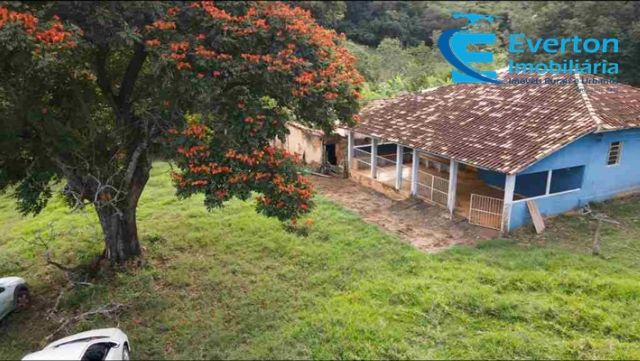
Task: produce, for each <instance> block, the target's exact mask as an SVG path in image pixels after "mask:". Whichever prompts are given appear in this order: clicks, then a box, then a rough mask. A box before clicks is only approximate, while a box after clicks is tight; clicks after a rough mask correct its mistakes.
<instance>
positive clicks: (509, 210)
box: [348, 76, 640, 231]
mask: <svg viewBox="0 0 640 361" xmlns="http://www.w3.org/2000/svg"><path fill="white" fill-rule="evenodd" d="M505 77H506V76H503V79H505ZM556 78H557V79H558V80H563V81H562V82H560V83H556V84H509V83H503V84H499V85H493V84H459V85H451V86H445V87H441V88H437V89H435V90H431V91H428V92H423V93H419V94H412V95H408V96H403V97H398V98H395V99H390V100H382V101H376V102H373V103H371V104H369V105H368V106H367V107H366V108H365V109H363V111H362V113H361V117H362V121H361V123H360V124H359V125H358V126H357V127H356V128H354V129H352V130H351V132H350V133H349V135H350V137H349V142H348V163H349V168H350V172H351V177H352V178H354V179H355V180H357V181H360V182H363V183H365V184H369V185H375V186H377V187H386V188H388V189H393V190H394V191H395V192H399V193H400V194H403V195H406V196H410V195H414V196H416V197H419V198H422V199H424V200H426V201H429V202H432V203H437V204H440V205H442V206H444V207H447V208H448V209H449V211H450V212H451V213H452V214H453V213H454V212H455V213H456V214H457V215H460V216H463V217H465V218H467V219H468V220H469V221H470V222H471V223H473V224H478V225H482V226H486V227H491V228H496V229H500V230H504V231H509V230H513V229H515V228H518V227H521V226H523V225H525V224H528V223H531V221H532V218H531V214H530V212H535V213H537V212H539V213H541V215H542V216H551V215H556V214H559V213H563V212H566V211H569V210H572V209H575V208H578V207H581V206H584V205H585V204H587V203H589V202H594V201H602V200H606V199H608V198H612V197H615V196H617V195H621V194H624V193H628V192H633V191H637V190H639V189H640V89H637V88H633V87H631V86H627V85H621V84H588V83H585V84H582V83H577V82H575V80H576V79H577V78H574V77H573V76H564V77H563V78H560V77H557V76H556ZM505 80H508V79H505ZM363 136H364V137H366V138H364V139H366V140H365V141H363V140H362V139H363Z"/></svg>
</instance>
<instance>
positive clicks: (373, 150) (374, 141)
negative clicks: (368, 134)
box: [371, 138, 378, 179]
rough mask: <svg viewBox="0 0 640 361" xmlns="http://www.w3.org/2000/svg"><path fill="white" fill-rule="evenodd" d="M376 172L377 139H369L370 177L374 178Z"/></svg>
mask: <svg viewBox="0 0 640 361" xmlns="http://www.w3.org/2000/svg"><path fill="white" fill-rule="evenodd" d="M377 174H378V139H376V138H373V139H371V179H376V178H377Z"/></svg>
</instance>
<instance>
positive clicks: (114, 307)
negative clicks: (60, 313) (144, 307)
mask: <svg viewBox="0 0 640 361" xmlns="http://www.w3.org/2000/svg"><path fill="white" fill-rule="evenodd" d="M123 308H125V305H123V304H121V303H110V304H108V305H104V306H101V307H98V308H96V309H93V310H91V311H88V312H85V313H81V314H79V315H77V316H74V317H72V318H70V319H67V320H61V321H62V323H61V325H60V326H59V327H58V328H57V329H56V330H55V331H53V332H52V333H51V334H50V335H49V336H47V337H46V338H45V342H47V343H48V342H49V341H50V340H51V339H52V338H53V337H54V336H55V335H57V334H58V333H59V332H60V331H62V330H64V329H65V328H67V327H68V326H69V325H71V324H73V323H76V322H78V321H82V320H84V319H86V318H87V317H90V316H95V315H109V314H113V313H117V312H119V311H120V310H122V309H123Z"/></svg>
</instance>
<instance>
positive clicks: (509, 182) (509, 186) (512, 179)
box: [502, 174, 516, 232]
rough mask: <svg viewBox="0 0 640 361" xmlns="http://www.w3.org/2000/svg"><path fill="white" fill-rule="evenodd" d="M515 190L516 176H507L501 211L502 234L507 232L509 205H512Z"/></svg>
mask: <svg viewBox="0 0 640 361" xmlns="http://www.w3.org/2000/svg"><path fill="white" fill-rule="evenodd" d="M515 189H516V176H515V175H514V174H507V177H506V179H505V182H504V208H503V209H502V232H509V229H510V228H511V227H510V223H511V222H510V218H511V205H512V204H513V193H514V191H515Z"/></svg>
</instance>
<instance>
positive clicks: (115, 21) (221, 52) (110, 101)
mask: <svg viewBox="0 0 640 361" xmlns="http://www.w3.org/2000/svg"><path fill="white" fill-rule="evenodd" d="M342 41H343V39H342V38H340V37H339V36H338V35H337V34H336V33H335V32H334V31H331V30H326V29H324V28H322V27H320V26H319V25H317V24H316V23H315V21H314V20H313V18H312V17H311V15H310V14H309V12H307V11H305V10H302V9H299V8H292V7H290V6H288V5H285V4H282V3H251V2H241V3H222V4H221V5H219V6H216V5H214V4H213V3H209V2H197V3H183V2H176V3H170V2H99V3H85V2H55V3H45V4H42V3H39V4H28V3H25V4H17V5H13V3H12V8H11V9H9V8H8V7H7V6H2V7H0V52H1V54H2V55H1V56H0V71H1V73H2V78H3V82H2V83H0V121H1V122H2V124H1V129H2V133H1V135H0V190H7V189H11V190H12V192H13V193H12V194H13V195H14V196H15V197H16V199H17V201H18V209H19V210H20V211H21V212H22V213H24V214H27V213H32V214H37V213H38V212H39V211H41V210H42V208H43V207H44V206H45V205H46V202H47V199H49V198H50V197H51V195H52V188H51V187H52V183H54V182H56V181H65V182H66V185H65V187H64V191H63V192H64V194H65V196H66V198H67V199H68V200H69V204H70V205H71V206H74V207H81V206H84V205H85V204H91V205H93V206H94V207H95V209H96V212H97V214H98V218H99V220H100V224H101V226H102V230H103V232H104V238H105V248H106V252H105V255H106V257H107V258H108V259H110V260H111V261H112V262H116V263H121V262H124V261H126V260H127V259H129V258H131V257H134V256H137V255H139V254H140V245H139V242H138V235H137V229H136V207H137V204H138V200H139V198H140V195H141V194H142V191H143V189H144V187H145V184H146V182H147V180H148V179H149V170H150V168H151V165H152V163H151V161H152V159H153V158H154V156H156V155H158V154H163V155H165V156H168V157H171V158H172V159H174V160H175V163H176V164H177V166H178V168H177V169H176V171H175V172H174V173H173V178H174V181H175V184H176V187H177V189H178V191H177V193H178V195H179V196H189V195H191V194H194V193H204V195H205V205H206V206H207V207H209V208H211V207H218V206H221V205H222V204H223V202H224V201H226V200H228V199H229V198H231V197H234V196H236V197H240V198H242V199H246V198H247V197H249V196H250V194H251V191H257V192H259V193H261V196H260V198H259V201H258V211H259V212H262V213H264V214H266V215H268V216H276V217H278V218H279V219H282V220H285V219H294V220H295V219H296V218H297V217H298V216H299V215H300V214H303V213H305V212H308V210H309V209H310V207H311V206H312V203H311V200H310V198H311V189H310V185H309V184H308V182H307V181H306V180H305V179H304V178H303V177H301V176H300V175H299V174H298V171H297V170H298V168H297V162H296V160H295V159H294V158H293V157H292V156H291V155H289V154H286V153H285V152H283V151H281V150H279V149H275V148H273V147H271V146H270V142H271V141H272V140H273V139H275V138H276V137H280V138H283V137H284V136H285V134H286V128H285V123H286V121H288V120H291V119H296V120H297V121H301V122H305V123H307V124H309V125H313V126H316V127H320V128H323V129H325V130H327V131H330V130H331V129H332V128H333V127H334V126H335V123H336V121H343V122H346V123H347V124H352V122H353V121H354V114H355V113H356V112H357V108H358V98H359V93H358V85H359V84H360V82H361V81H362V79H361V77H360V76H359V74H358V73H357V71H356V70H355V68H354V58H353V57H352V56H351V55H350V54H349V53H348V51H347V50H346V49H345V48H343V47H342V46H341V45H340V44H341V43H342Z"/></svg>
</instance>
